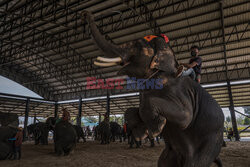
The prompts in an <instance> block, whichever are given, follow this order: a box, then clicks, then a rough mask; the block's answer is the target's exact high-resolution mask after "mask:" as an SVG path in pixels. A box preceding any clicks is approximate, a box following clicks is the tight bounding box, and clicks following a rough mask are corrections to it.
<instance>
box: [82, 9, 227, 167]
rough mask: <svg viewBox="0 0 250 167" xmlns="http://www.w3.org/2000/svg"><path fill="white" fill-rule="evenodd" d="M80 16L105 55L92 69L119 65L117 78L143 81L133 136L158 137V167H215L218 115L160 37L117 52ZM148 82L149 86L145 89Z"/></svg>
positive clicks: (89, 19)
mask: <svg viewBox="0 0 250 167" xmlns="http://www.w3.org/2000/svg"><path fill="white" fill-rule="evenodd" d="M82 15H83V16H84V19H85V20H86V21H87V22H88V24H89V27H90V30H91V35H92V38H93V40H94V42H95V43H96V45H97V46H98V47H99V48H100V49H101V50H102V51H103V53H104V55H105V57H98V58H97V60H96V61H95V62H94V64H95V65H97V66H105V67H109V66H114V65H120V66H121V69H120V70H119V72H118V75H128V76H129V77H135V78H137V79H141V80H143V82H142V83H141V82H137V88H138V89H139V88H140V89H139V91H140V105H139V111H138V114H136V115H135V116H136V118H134V119H136V120H138V124H137V128H136V129H135V130H133V134H134V135H135V138H136V139H139V138H144V137H145V134H148V135H149V136H151V137H155V136H157V135H158V134H160V133H161V132H162V135H163V138H164V140H165V143H167V144H166V147H165V150H163V152H162V154H161V156H160V158H159V160H158V166H159V167H164V166H175V167H180V166H184V167H194V166H195V167H208V166H211V164H212V163H213V162H215V163H216V164H217V165H218V166H221V163H220V160H219V153H220V150H221V147H222V143H223V129H224V127H223V124H224V115H223V112H222V109H221V108H220V106H219V105H218V103H217V102H216V101H215V100H214V98H213V97H212V96H211V95H210V94H209V93H208V92H207V91H206V90H205V89H204V88H202V87H201V85H200V84H199V83H196V82H195V81H193V80H192V79H190V77H180V76H181V75H179V74H180V71H179V64H178V61H177V60H176V58H175V54H174V52H173V50H172V49H171V47H170V44H169V42H168V41H167V40H166V39H165V38H163V37H162V36H163V35H162V34H161V35H158V34H156V35H157V36H156V37H154V38H152V39H151V40H150V41H149V40H146V38H141V39H138V40H135V41H131V42H128V43H125V44H122V45H120V46H118V45H115V44H112V43H110V42H109V41H107V40H106V39H105V37H104V36H103V35H102V34H101V33H100V32H99V30H98V28H97V26H96V24H95V21H94V17H93V15H92V14H91V13H90V12H87V11H84V12H83V13H82ZM100 61H101V62H100ZM149 80H150V81H152V82H153V81H154V82H153V83H155V85H153V86H152V85H150V86H145V84H144V83H145V82H147V81H149ZM156 81H157V82H156Z"/></svg>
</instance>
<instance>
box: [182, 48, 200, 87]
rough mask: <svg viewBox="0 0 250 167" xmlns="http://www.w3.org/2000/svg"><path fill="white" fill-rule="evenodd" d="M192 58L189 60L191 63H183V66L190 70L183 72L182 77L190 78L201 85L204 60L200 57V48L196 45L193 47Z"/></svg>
mask: <svg viewBox="0 0 250 167" xmlns="http://www.w3.org/2000/svg"><path fill="white" fill-rule="evenodd" d="M191 56H192V58H191V59H190V60H189V63H181V65H183V66H184V67H187V68H188V69H187V70H185V71H183V72H182V74H181V76H190V77H191V78H192V79H193V80H195V81H197V82H198V83H200V82H201V65H202V59H201V57H200V56H199V47H198V46H196V45H194V46H192V47H191ZM179 69H181V68H179Z"/></svg>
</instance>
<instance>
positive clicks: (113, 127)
mask: <svg viewBox="0 0 250 167" xmlns="http://www.w3.org/2000/svg"><path fill="white" fill-rule="evenodd" d="M109 125H110V132H111V141H113V142H115V139H116V138H119V140H120V142H122V128H121V126H120V125H119V124H118V123H117V122H110V123H109Z"/></svg>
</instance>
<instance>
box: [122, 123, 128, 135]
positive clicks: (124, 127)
mask: <svg viewBox="0 0 250 167" xmlns="http://www.w3.org/2000/svg"><path fill="white" fill-rule="evenodd" d="M123 130H124V132H125V133H127V125H126V124H124V125H123Z"/></svg>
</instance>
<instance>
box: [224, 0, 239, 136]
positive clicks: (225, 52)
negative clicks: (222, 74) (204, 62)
mask: <svg viewBox="0 0 250 167" xmlns="http://www.w3.org/2000/svg"><path fill="white" fill-rule="evenodd" d="M219 4H220V15H221V27H222V35H223V37H222V40H223V52H224V62H225V68H226V80H227V89H228V95H229V101H230V106H229V110H230V114H231V120H232V125H233V131H234V135H235V139H236V141H239V140H240V137H239V132H238V128H237V122H236V117H235V112H234V102H233V96H232V90H231V84H230V80H229V75H228V65H227V50H226V40H225V23H224V9H223V4H224V0H221V1H220V2H219Z"/></svg>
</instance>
